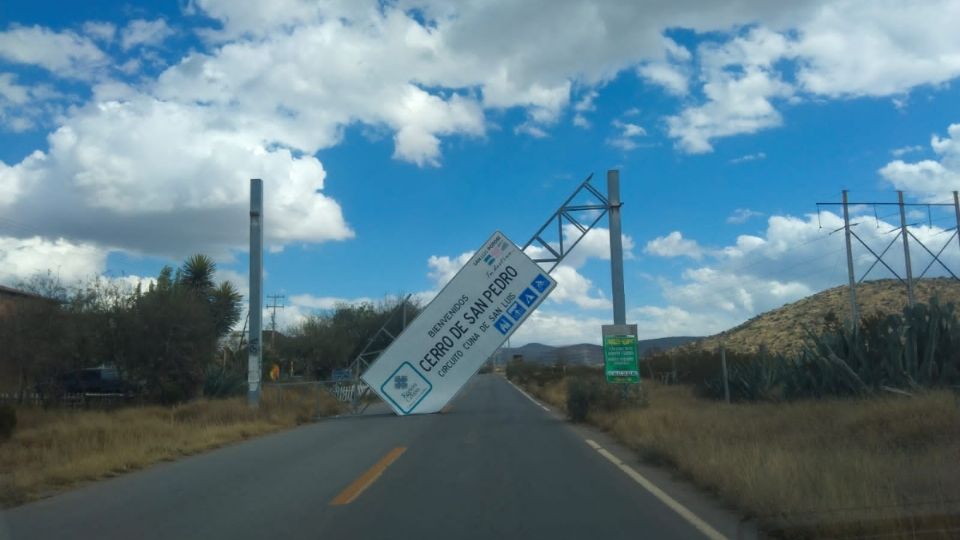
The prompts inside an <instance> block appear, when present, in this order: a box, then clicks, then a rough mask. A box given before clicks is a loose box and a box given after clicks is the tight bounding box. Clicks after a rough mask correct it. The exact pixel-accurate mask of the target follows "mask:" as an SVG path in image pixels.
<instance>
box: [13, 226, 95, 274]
mask: <svg viewBox="0 0 960 540" xmlns="http://www.w3.org/2000/svg"><path fill="white" fill-rule="evenodd" d="M106 261H107V252H106V251H105V250H103V249H101V248H98V247H97V246H94V245H92V244H86V243H74V242H71V241H69V240H66V239H64V238H57V239H55V240H47V239H45V238H41V237H39V236H34V237H30V238H11V237H0V283H2V284H5V285H15V284H16V283H18V282H20V281H25V280H28V279H29V278H30V277H31V276H33V275H35V274H43V273H46V272H47V271H50V272H51V273H52V274H53V275H54V276H55V277H57V278H59V279H60V280H61V281H62V282H63V283H75V282H79V281H83V280H87V279H90V278H92V277H94V276H97V275H99V274H100V273H102V272H103V270H104V268H105V267H106Z"/></svg>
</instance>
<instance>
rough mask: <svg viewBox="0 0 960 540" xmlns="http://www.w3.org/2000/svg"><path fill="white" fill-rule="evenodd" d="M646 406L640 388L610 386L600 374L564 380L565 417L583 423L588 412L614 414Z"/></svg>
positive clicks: (583, 375)
mask: <svg viewBox="0 0 960 540" xmlns="http://www.w3.org/2000/svg"><path fill="white" fill-rule="evenodd" d="M645 404H646V397H645V395H644V394H643V390H642V388H641V386H640V385H635V384H629V385H623V384H610V383H608V382H607V381H606V379H605V378H604V377H603V375H602V374H596V373H592V374H582V373H581V374H578V375H575V376H572V377H570V378H568V379H567V415H568V416H569V417H570V420H572V421H574V422H583V421H585V420H586V419H587V417H588V416H589V415H590V413H591V412H592V411H604V412H609V411H616V410H620V409H623V408H627V407H639V406H643V405H645Z"/></svg>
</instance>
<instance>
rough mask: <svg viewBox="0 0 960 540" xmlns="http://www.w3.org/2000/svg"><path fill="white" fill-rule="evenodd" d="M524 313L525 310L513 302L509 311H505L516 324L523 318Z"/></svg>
mask: <svg viewBox="0 0 960 540" xmlns="http://www.w3.org/2000/svg"><path fill="white" fill-rule="evenodd" d="M526 312H527V310H526V308H524V307H523V306H521V305H520V302H514V303H513V305H512V306H510V309H508V310H507V313H509V314H510V316H511V317H513V320H515V321H517V322H520V319H522V318H523V314H524V313H526Z"/></svg>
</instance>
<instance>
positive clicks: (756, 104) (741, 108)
mask: <svg viewBox="0 0 960 540" xmlns="http://www.w3.org/2000/svg"><path fill="white" fill-rule="evenodd" d="M788 48H789V44H788V42H787V40H786V39H785V38H784V37H783V36H781V35H780V34H777V33H774V32H771V31H769V30H766V29H764V28H754V29H753V30H751V31H750V32H749V33H748V34H747V35H746V36H743V37H737V38H734V39H732V40H730V41H729V42H727V43H725V44H723V45H713V44H707V45H701V46H700V48H699V55H700V58H701V64H702V66H703V67H702V69H703V73H702V74H701V78H702V80H703V93H704V95H705V96H706V97H707V102H706V103H704V104H702V105H698V106H691V107H688V108H686V109H684V110H683V111H682V112H681V113H680V114H678V115H675V116H670V117H668V118H667V126H668V130H669V134H670V136H671V137H675V138H677V139H678V145H679V147H680V148H682V149H683V150H684V151H686V152H689V153H694V154H697V153H704V152H710V151H712V150H713V146H712V144H711V143H710V141H711V140H713V139H716V138H719V137H727V136H731V135H738V134H741V133H754V132H757V131H759V130H761V129H765V128H768V127H772V126H777V125H780V123H781V116H780V113H779V112H778V111H777V110H776V108H775V107H774V105H773V102H772V100H774V99H777V98H787V97H789V96H790V95H792V93H793V88H792V87H791V86H790V85H789V84H787V83H785V82H783V80H781V77H780V75H779V74H778V73H777V72H776V71H775V70H774V69H773V64H774V62H776V61H777V60H779V59H780V58H782V57H783V56H784V55H786V54H788ZM731 68H736V69H731Z"/></svg>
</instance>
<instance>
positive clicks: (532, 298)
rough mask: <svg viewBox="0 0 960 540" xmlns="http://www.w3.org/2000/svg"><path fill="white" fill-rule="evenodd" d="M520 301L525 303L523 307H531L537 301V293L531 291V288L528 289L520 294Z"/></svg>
mask: <svg viewBox="0 0 960 540" xmlns="http://www.w3.org/2000/svg"><path fill="white" fill-rule="evenodd" d="M520 301H521V302H523V305H525V306H527V307H530V306H532V305H533V303H534V302H536V301H537V293H535V292H533V291H531V290H530V287H527V288H526V289H524V290H523V292H521V293H520Z"/></svg>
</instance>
